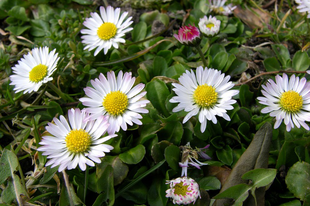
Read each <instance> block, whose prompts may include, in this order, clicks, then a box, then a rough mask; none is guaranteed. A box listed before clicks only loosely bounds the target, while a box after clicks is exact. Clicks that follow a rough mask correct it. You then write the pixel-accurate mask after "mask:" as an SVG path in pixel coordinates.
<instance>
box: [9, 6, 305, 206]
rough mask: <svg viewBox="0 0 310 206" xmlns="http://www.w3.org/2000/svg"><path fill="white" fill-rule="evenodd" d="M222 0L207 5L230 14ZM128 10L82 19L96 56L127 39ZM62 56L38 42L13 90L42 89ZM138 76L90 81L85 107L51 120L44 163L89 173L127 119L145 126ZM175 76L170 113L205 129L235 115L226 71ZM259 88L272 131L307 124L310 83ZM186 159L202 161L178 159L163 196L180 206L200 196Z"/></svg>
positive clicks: (18, 68) (184, 37)
mask: <svg viewBox="0 0 310 206" xmlns="http://www.w3.org/2000/svg"><path fill="white" fill-rule="evenodd" d="M225 2H226V0H224V1H210V2H209V3H210V9H211V10H212V11H214V12H217V13H221V14H224V15H228V14H231V12H232V11H233V9H234V8H235V7H232V6H231V5H228V6H225ZM300 2H302V1H300ZM127 15H128V13H127V12H124V13H121V11H120V9H119V8H116V9H114V8H112V7H110V6H109V7H107V8H106V9H105V8H104V7H100V15H99V14H97V13H91V17H90V18H87V19H86V20H85V22H84V23H83V24H84V26H85V27H86V29H82V30H81V33H82V39H83V40H82V42H83V43H84V44H86V47H85V49H89V50H94V49H95V52H94V55H97V54H98V53H99V52H100V51H101V50H104V54H107V52H108V50H109V49H110V48H111V47H112V46H113V47H114V48H116V49H117V48H118V46H119V43H124V42H125V40H124V38H123V37H124V35H125V33H127V32H129V31H131V30H132V28H131V27H130V25H131V24H132V21H131V17H129V18H127ZM220 23H221V22H220V21H219V20H217V19H216V18H215V17H212V16H210V17H206V16H205V17H203V18H201V19H200V21H199V24H198V26H199V29H198V28H197V27H195V26H184V27H182V28H181V29H180V30H179V33H178V35H175V38H176V39H178V40H179V41H180V42H181V43H184V44H188V45H190V44H193V43H194V41H196V40H198V39H199V38H200V32H202V33H203V34H204V35H206V36H213V35H216V34H217V33H218V32H219V29H220ZM58 61H59V57H58V54H57V53H56V50H55V49H54V50H53V51H49V48H48V47H41V48H34V49H33V50H32V52H30V53H28V54H26V55H24V56H23V58H22V59H21V60H19V61H18V64H17V65H15V66H14V67H13V68H12V70H13V73H14V74H13V75H11V76H10V80H11V83H10V84H11V85H14V90H15V91H16V92H23V93H32V92H37V91H38V90H39V89H40V87H41V86H42V85H43V84H45V83H47V82H49V81H51V80H52V79H53V77H52V75H53V73H54V72H55V71H56V69H57V64H58ZM135 80H136V79H135V77H133V76H132V74H131V73H130V72H125V73H123V72H122V71H120V72H119V73H118V74H117V75H116V74H115V73H114V72H113V71H110V72H108V73H107V74H106V75H104V74H100V75H99V77H98V78H96V79H93V80H91V82H90V83H91V86H89V87H86V88H84V92H85V97H82V98H80V99H79V101H80V102H81V103H82V104H83V105H84V107H85V108H84V109H82V110H80V109H78V108H75V109H74V108H72V109H69V110H68V115H67V118H66V117H65V116H63V115H61V116H60V117H59V118H54V119H53V122H52V123H48V125H47V126H46V133H44V136H43V137H42V141H41V142H40V145H41V147H39V148H38V151H41V152H43V155H46V156H47V158H48V159H49V160H48V161H47V163H46V165H47V166H48V165H50V166H51V167H56V166H59V168H58V171H63V170H65V169H68V170H70V169H74V168H76V167H77V166H79V168H80V169H81V170H83V171H84V170H85V169H86V167H87V165H88V166H95V163H100V162H101V160H100V158H102V157H104V156H105V153H108V152H110V151H111V150H113V147H112V146H111V145H109V144H107V143H106V142H107V141H108V140H110V139H111V138H114V137H116V136H117V134H116V133H117V132H119V131H120V129H122V130H124V131H126V130H127V127H128V125H130V126H132V125H133V124H137V125H142V122H141V119H142V115H141V114H144V113H148V110H147V109H146V108H145V107H146V105H147V104H148V103H149V100H147V99H145V98H144V97H145V95H146V91H144V87H145V85H144V84H142V83H139V84H137V85H135ZM178 80H179V83H173V84H172V86H173V91H174V92H175V94H176V95H175V96H174V97H172V98H171V99H170V102H171V103H176V104H177V106H176V107H175V108H174V109H173V112H180V111H185V112H187V114H186V116H185V117H184V118H183V123H186V122H187V121H188V120H189V119H191V118H192V117H197V118H198V120H199V123H200V130H201V132H204V131H205V130H206V127H207V122H208V121H212V123H214V124H216V123H217V121H218V119H217V117H222V118H223V119H225V120H227V121H230V117H229V115H228V114H227V112H228V110H232V109H234V107H233V104H235V103H236V100H234V99H233V97H234V96H236V95H238V93H239V91H238V90H233V89H232V88H233V87H234V84H233V83H232V82H231V81H230V76H229V75H225V74H224V73H222V72H221V71H218V70H216V69H212V68H207V67H205V68H203V67H201V66H200V67H197V68H196V69H195V70H188V71H186V72H185V73H184V74H183V75H181V76H180V78H179V79H178ZM262 94H263V97H258V100H259V103H261V104H263V105H266V107H265V108H264V109H263V110H262V111H261V112H262V113H270V116H272V117H275V119H276V122H275V124H274V128H275V129H276V128H278V127H279V126H280V125H281V123H282V122H283V121H284V123H285V125H286V129H287V131H290V130H291V129H292V128H294V127H295V126H296V127H298V128H300V126H302V127H304V128H305V129H307V130H309V126H308V124H307V123H306V122H309V121H310V115H309V111H310V82H307V81H306V78H304V77H303V78H301V79H299V77H295V75H292V76H291V77H290V78H288V76H287V75H286V74H283V76H282V77H281V76H280V75H277V76H276V77H275V81H274V80H272V79H269V80H268V82H267V84H266V85H264V86H263V90H262ZM188 165H193V166H195V167H199V166H201V165H203V164H202V163H200V162H199V161H198V160H197V159H196V158H195V157H191V156H189V157H188V158H187V159H186V160H185V161H183V162H182V163H180V166H181V167H182V175H181V176H183V177H180V178H177V179H174V180H170V181H168V184H169V185H170V189H168V190H167V191H166V192H167V195H166V196H167V197H171V198H173V202H174V203H177V204H189V203H193V202H195V201H196V199H197V198H198V197H199V196H200V193H199V186H198V184H197V183H196V182H195V181H194V180H193V179H191V178H189V177H187V172H186V171H187V170H186V169H187V167H188ZM183 168H186V169H183Z"/></svg>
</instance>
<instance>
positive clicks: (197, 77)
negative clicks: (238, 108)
mask: <svg viewBox="0 0 310 206" xmlns="http://www.w3.org/2000/svg"><path fill="white" fill-rule="evenodd" d="M229 79H230V76H226V77H225V74H222V73H221V72H220V71H218V70H215V69H208V68H205V69H203V68H202V67H201V66H200V67H198V68H197V69H196V74H195V73H194V71H193V70H191V71H190V72H189V71H186V73H184V74H183V75H182V76H181V77H180V78H179V82H180V84H177V83H172V85H173V86H174V87H175V88H174V89H173V91H174V92H175V93H176V95H177V96H174V97H173V98H171V99H170V102H171V103H179V104H178V105H177V106H176V107H175V108H174V109H173V110H172V111H173V112H179V111H181V110H184V111H186V112H188V113H187V115H186V116H185V117H184V119H183V123H185V122H187V121H188V120H189V119H190V118H191V117H192V116H195V115H197V114H198V119H199V122H200V123H201V127H200V130H201V132H204V131H205V129H206V126H207V121H208V120H211V121H212V122H213V123H214V124H216V123H217V119H216V115H217V116H220V117H223V118H224V119H225V120H227V121H230V117H229V116H228V115H227V114H226V113H227V111H226V110H232V109H233V108H234V107H233V106H232V104H234V103H235V102H236V100H234V99H232V97H233V96H234V95H236V94H238V93H239V91H237V90H230V89H231V88H232V87H233V86H234V84H233V83H232V82H230V81H229Z"/></svg>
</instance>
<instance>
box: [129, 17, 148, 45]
mask: <svg viewBox="0 0 310 206" xmlns="http://www.w3.org/2000/svg"><path fill="white" fill-rule="evenodd" d="M146 31H147V25H146V23H145V22H143V21H140V22H139V23H137V24H136V25H135V27H134V28H133V30H132V40H133V41H134V42H137V41H141V40H143V39H145V37H146Z"/></svg>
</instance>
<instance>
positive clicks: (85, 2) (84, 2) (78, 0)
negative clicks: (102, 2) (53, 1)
mask: <svg viewBox="0 0 310 206" xmlns="http://www.w3.org/2000/svg"><path fill="white" fill-rule="evenodd" d="M72 1H73V2H76V3H78V4H81V5H90V4H92V3H93V0H72Z"/></svg>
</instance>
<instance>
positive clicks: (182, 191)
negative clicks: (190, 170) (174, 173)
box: [174, 182, 189, 196]
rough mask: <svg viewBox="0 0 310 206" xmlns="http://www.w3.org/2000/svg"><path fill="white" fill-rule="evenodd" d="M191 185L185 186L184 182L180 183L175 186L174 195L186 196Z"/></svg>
mask: <svg viewBox="0 0 310 206" xmlns="http://www.w3.org/2000/svg"><path fill="white" fill-rule="evenodd" d="M188 186H189V185H183V182H180V183H178V184H176V185H175V186H174V194H175V195H182V196H185V195H186V192H187V188H188Z"/></svg>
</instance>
